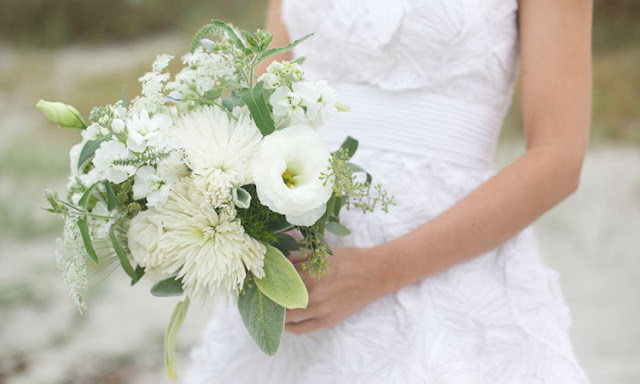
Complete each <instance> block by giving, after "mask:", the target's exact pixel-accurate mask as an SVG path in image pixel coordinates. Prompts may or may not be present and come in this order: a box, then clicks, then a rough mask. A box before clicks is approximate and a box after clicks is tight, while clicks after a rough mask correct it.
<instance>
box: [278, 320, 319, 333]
mask: <svg viewBox="0 0 640 384" xmlns="http://www.w3.org/2000/svg"><path fill="white" fill-rule="evenodd" d="M324 327H325V322H324V320H322V319H319V318H313V319H309V320H304V321H301V322H298V323H287V324H285V325H284V329H285V331H287V332H291V333H295V334H296V335H302V334H303V333H309V332H313V331H317V330H319V329H322V328H324Z"/></svg>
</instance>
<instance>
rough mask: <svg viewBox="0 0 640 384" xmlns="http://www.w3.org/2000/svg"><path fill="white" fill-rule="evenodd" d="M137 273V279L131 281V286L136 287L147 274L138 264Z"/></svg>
mask: <svg viewBox="0 0 640 384" xmlns="http://www.w3.org/2000/svg"><path fill="white" fill-rule="evenodd" d="M135 273H136V278H135V279H131V285H135V284H136V283H137V282H138V281H140V279H142V276H144V274H145V270H144V268H143V267H142V266H141V265H140V264H138V265H136V270H135Z"/></svg>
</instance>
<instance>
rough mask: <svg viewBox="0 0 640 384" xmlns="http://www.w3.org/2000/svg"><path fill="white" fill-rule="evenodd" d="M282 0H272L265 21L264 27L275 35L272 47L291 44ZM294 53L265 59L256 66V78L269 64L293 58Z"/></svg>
mask: <svg viewBox="0 0 640 384" xmlns="http://www.w3.org/2000/svg"><path fill="white" fill-rule="evenodd" d="M281 8H282V0H270V1H269V7H268V8H267V19H266V21H265V25H264V28H265V29H266V30H267V31H269V32H270V33H271V34H272V35H273V41H272V42H271V46H272V47H282V46H285V45H287V44H289V35H288V33H287V28H286V27H285V25H284V24H283V23H282V18H281V16H282V15H281ZM292 57H293V55H292V54H291V52H285V53H281V54H279V55H275V56H272V57H270V58H268V59H267V60H265V61H263V62H262V63H260V65H258V67H257V68H256V78H257V76H260V75H261V74H263V73H264V72H265V71H266V70H267V67H268V66H269V64H271V62H273V61H275V60H278V61H279V60H291V59H292Z"/></svg>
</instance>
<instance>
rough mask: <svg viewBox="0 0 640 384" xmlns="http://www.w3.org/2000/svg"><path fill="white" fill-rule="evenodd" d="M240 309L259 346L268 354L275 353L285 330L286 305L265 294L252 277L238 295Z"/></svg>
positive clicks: (250, 332)
mask: <svg viewBox="0 0 640 384" xmlns="http://www.w3.org/2000/svg"><path fill="white" fill-rule="evenodd" d="M238 310H239V311H240V316H241V317H242V321H243V322H244V325H245V326H246V327H247V330H248V331H249V334H250V335H251V337H252V338H253V340H254V341H255V342H256V344H257V345H258V347H260V349H261V350H262V351H263V352H264V353H266V354H267V355H270V356H273V355H275V354H276V352H277V351H278V348H279V347H280V339H281V338H282V333H283V332H284V316H285V309H284V307H283V306H281V305H279V304H277V303H275V302H274V301H272V300H271V299H269V298H268V297H267V296H265V295H264V294H263V293H262V292H261V291H260V290H259V289H258V287H257V286H256V284H255V282H252V279H247V280H246V281H245V283H244V286H243V287H242V292H241V293H240V296H239V297H238Z"/></svg>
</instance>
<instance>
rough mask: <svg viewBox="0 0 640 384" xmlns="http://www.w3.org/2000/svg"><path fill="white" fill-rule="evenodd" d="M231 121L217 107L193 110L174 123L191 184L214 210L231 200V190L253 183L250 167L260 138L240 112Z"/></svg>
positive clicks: (258, 133) (256, 129) (255, 129)
mask: <svg viewBox="0 0 640 384" xmlns="http://www.w3.org/2000/svg"><path fill="white" fill-rule="evenodd" d="M234 115H235V119H233V118H230V117H229V116H228V115H227V113H226V112H225V111H223V110H222V109H220V108H218V107H207V108H202V109H199V110H195V111H193V112H191V113H189V114H187V115H185V116H184V117H183V118H182V119H180V120H179V121H177V123H176V129H174V130H173V132H175V139H176V141H178V143H179V144H180V146H181V147H182V149H183V150H184V154H185V156H186V158H187V162H188V164H189V167H190V168H191V169H192V171H193V173H192V174H193V178H194V183H195V184H196V186H197V187H198V188H199V189H200V190H202V191H203V192H204V193H205V194H206V195H207V196H209V197H210V198H211V201H212V203H213V204H214V205H215V206H219V205H221V204H224V203H225V202H228V201H230V199H231V190H232V189H233V187H240V186H243V185H245V184H250V183H251V182H252V178H251V164H252V163H253V158H254V157H255V154H256V152H257V150H258V147H259V145H260V141H261V139H262V135H261V134H260V131H259V130H258V128H257V127H256V125H255V124H254V123H253V121H252V120H251V118H250V117H249V114H248V113H247V112H246V111H244V110H240V109H236V110H235V111H234Z"/></svg>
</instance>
